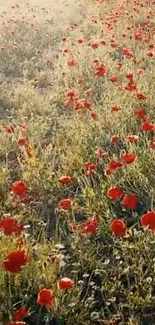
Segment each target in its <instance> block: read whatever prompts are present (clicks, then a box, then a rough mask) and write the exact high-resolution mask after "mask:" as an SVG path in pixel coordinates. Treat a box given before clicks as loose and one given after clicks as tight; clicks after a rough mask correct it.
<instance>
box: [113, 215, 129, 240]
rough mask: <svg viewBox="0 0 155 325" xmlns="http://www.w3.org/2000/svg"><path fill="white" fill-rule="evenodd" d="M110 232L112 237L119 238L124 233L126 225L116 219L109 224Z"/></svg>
mask: <svg viewBox="0 0 155 325" xmlns="http://www.w3.org/2000/svg"><path fill="white" fill-rule="evenodd" d="M111 230H112V233H113V235H114V236H116V237H121V236H124V235H125V233H126V225H125V222H124V221H123V220H119V219H116V220H114V221H113V222H112V223H111Z"/></svg>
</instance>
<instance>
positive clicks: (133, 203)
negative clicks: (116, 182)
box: [122, 194, 139, 210]
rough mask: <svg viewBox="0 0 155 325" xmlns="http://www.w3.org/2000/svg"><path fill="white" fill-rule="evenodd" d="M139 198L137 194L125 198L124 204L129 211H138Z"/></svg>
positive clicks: (127, 195)
mask: <svg viewBox="0 0 155 325" xmlns="http://www.w3.org/2000/svg"><path fill="white" fill-rule="evenodd" d="M138 201H139V197H138V196H137V195H135V194H126V195H125V196H124V198H123V201H122V204H123V205H124V207H125V208H127V209H133V210H136V208H137V204H138Z"/></svg>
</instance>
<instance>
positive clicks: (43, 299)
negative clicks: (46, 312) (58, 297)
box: [37, 289, 54, 308]
mask: <svg viewBox="0 0 155 325" xmlns="http://www.w3.org/2000/svg"><path fill="white" fill-rule="evenodd" d="M37 304H38V305H44V306H45V307H46V308H50V307H52V306H53V304H54V294H53V291H52V290H50V289H42V290H41V291H40V292H39V293H38V298H37Z"/></svg>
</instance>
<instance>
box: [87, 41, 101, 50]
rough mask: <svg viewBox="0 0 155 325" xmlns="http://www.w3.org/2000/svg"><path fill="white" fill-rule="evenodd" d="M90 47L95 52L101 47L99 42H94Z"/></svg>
mask: <svg viewBox="0 0 155 325" xmlns="http://www.w3.org/2000/svg"><path fill="white" fill-rule="evenodd" d="M89 45H90V46H91V48H92V49H93V50H96V49H97V48H98V47H99V43H98V42H92V43H90V44H89Z"/></svg>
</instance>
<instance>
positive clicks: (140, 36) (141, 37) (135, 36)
mask: <svg viewBox="0 0 155 325" xmlns="http://www.w3.org/2000/svg"><path fill="white" fill-rule="evenodd" d="M134 39H135V40H137V41H141V40H142V39H143V34H142V33H141V32H137V33H135V34H134Z"/></svg>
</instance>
